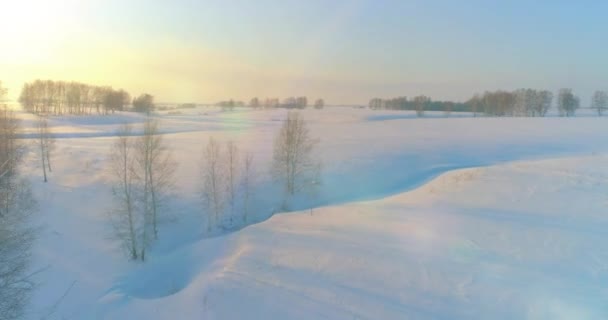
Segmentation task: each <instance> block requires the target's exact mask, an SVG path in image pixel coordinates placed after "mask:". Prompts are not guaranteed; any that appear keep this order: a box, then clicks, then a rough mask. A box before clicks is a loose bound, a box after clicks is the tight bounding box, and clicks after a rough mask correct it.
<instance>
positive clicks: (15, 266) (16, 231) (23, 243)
mask: <svg viewBox="0 0 608 320" xmlns="http://www.w3.org/2000/svg"><path fill="white" fill-rule="evenodd" d="M5 94H6V90H4V89H3V88H2V86H1V83H0V101H2V100H3V98H4V96H5ZM0 104H1V102H0ZM18 130H19V122H18V121H17V119H16V118H15V117H14V115H13V114H12V113H11V112H10V111H9V110H8V109H7V107H6V106H4V105H0V320H7V319H18V318H20V317H21V316H23V314H24V308H25V306H26V304H27V302H28V299H29V296H30V293H31V291H32V290H33V288H34V287H35V284H34V282H33V280H32V275H33V274H32V273H31V272H30V271H29V262H30V259H29V257H30V248H31V245H32V242H33V240H34V232H33V229H32V228H31V227H30V224H29V222H28V218H29V217H30V215H31V214H32V213H33V212H34V210H35V208H36V202H35V200H34V198H33V195H32V192H31V189H30V187H29V185H28V184H27V182H26V181H25V179H23V178H21V177H20V175H19V170H18V166H19V163H20V159H21V156H22V154H23V152H22V147H21V146H20V145H19V142H18V141H19V140H18V139H17V131H18Z"/></svg>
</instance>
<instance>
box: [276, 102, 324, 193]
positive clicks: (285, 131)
mask: <svg viewBox="0 0 608 320" xmlns="http://www.w3.org/2000/svg"><path fill="white" fill-rule="evenodd" d="M316 144H317V141H316V140H314V139H313V138H312V137H311V136H310V131H309V129H308V126H307V124H306V122H305V121H304V118H302V116H301V115H300V114H299V113H297V112H289V113H288V114H287V119H286V120H285V121H284V122H283V126H282V127H281V129H280V130H279V133H278V135H277V136H276V137H275V140H274V152H273V162H272V169H271V172H272V175H273V177H274V178H275V179H276V180H277V181H278V182H279V183H281V184H282V186H283V190H284V192H285V194H286V196H288V197H289V196H293V195H295V194H296V193H298V192H300V191H304V190H306V189H309V188H314V186H315V185H316V184H317V182H318V180H319V177H320V169H321V162H320V161H319V160H317V159H316V158H315V157H314V154H313V152H314V148H315V146H316Z"/></svg>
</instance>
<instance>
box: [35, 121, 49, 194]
mask: <svg viewBox="0 0 608 320" xmlns="http://www.w3.org/2000/svg"><path fill="white" fill-rule="evenodd" d="M37 127H38V147H39V150H38V151H39V155H40V161H41V162H42V175H43V179H44V182H47V181H48V179H47V175H46V170H47V166H48V167H49V171H50V165H48V158H47V157H48V156H50V153H51V152H50V150H49V149H48V148H49V147H50V146H51V144H52V143H51V141H52V137H50V132H49V125H48V121H47V120H46V118H45V117H43V116H42V115H39V116H38V122H37Z"/></svg>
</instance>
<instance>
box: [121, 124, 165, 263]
mask: <svg viewBox="0 0 608 320" xmlns="http://www.w3.org/2000/svg"><path fill="white" fill-rule="evenodd" d="M132 135H133V132H132V128H131V126H130V125H124V126H123V127H122V128H121V129H120V130H119V132H118V137H117V139H116V141H115V143H114V145H113V147H112V150H111V156H110V158H111V169H112V173H113V174H112V177H113V178H114V181H113V196H114V204H115V206H114V208H113V210H112V211H111V218H112V221H113V225H114V229H115V233H116V236H117V238H118V239H119V240H120V241H121V243H122V245H123V246H124V248H125V249H126V251H127V252H128V253H129V256H130V257H131V259H133V260H141V261H144V260H145V259H146V249H147V248H148V246H149V245H150V244H151V243H152V242H153V241H154V240H156V239H158V237H159V222H160V219H161V212H162V206H163V204H164V203H165V201H166V199H167V197H168V195H169V193H170V190H171V186H172V185H173V182H174V181H173V175H174V172H175V167H176V164H175V163H174V162H173V160H172V158H171V154H170V152H169V150H168V148H167V146H166V143H165V142H164V140H163V138H162V135H160V134H159V132H158V124H157V122H156V121H153V120H147V121H146V122H145V123H144V125H143V133H142V135H141V136H138V137H133V136H132Z"/></svg>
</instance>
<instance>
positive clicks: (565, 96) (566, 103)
mask: <svg viewBox="0 0 608 320" xmlns="http://www.w3.org/2000/svg"><path fill="white" fill-rule="evenodd" d="M579 105H580V99H579V98H578V97H577V96H576V95H574V93H572V89H560V90H559V93H558V96H557V107H558V109H559V114H560V115H561V116H566V117H572V116H574V114H575V113H576V109H578V107H579Z"/></svg>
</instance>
